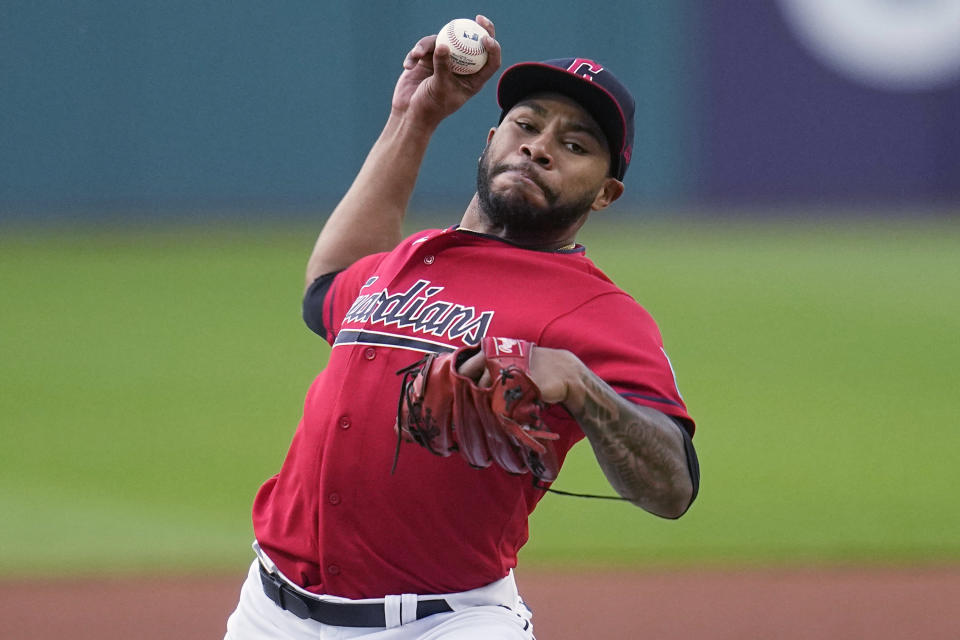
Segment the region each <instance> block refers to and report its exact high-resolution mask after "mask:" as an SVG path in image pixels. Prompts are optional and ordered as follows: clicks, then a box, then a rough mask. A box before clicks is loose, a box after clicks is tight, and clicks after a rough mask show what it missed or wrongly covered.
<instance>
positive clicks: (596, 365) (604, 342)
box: [539, 292, 695, 435]
mask: <svg viewBox="0 0 960 640" xmlns="http://www.w3.org/2000/svg"><path fill="white" fill-rule="evenodd" d="M539 344H541V345H542V346H544V347H554V348H560V349H569V350H570V351H572V352H573V353H575V354H576V355H577V356H578V357H579V358H580V359H581V360H582V361H583V362H584V364H586V365H587V367H589V368H590V370H591V371H593V372H594V373H596V374H597V375H598V376H600V378H601V379H603V380H604V381H605V382H606V383H607V384H609V385H610V386H611V387H613V389H614V390H616V391H617V393H619V394H620V395H621V396H623V397H624V398H626V399H627V400H629V401H631V402H634V403H636V404H639V405H644V406H647V407H651V408H653V409H657V410H658V411H661V412H663V413H665V414H667V415H669V416H672V417H673V418H676V419H677V420H678V421H679V422H680V423H681V424H683V426H684V427H685V428H686V430H687V431H688V432H689V433H690V435H693V432H694V429H695V423H694V421H693V419H692V418H691V417H690V415H689V413H688V412H687V406H686V403H685V402H684V400H683V397H682V396H681V395H680V391H679V389H678V387H677V380H676V376H675V374H674V370H673V366H672V364H671V362H670V358H669V357H667V353H666V351H665V350H664V348H663V338H662V337H661V334H660V329H659V328H658V327H657V324H656V322H655V321H654V319H653V317H652V316H651V315H650V314H649V313H648V312H647V311H646V310H645V309H644V308H643V307H641V306H640V305H639V304H638V303H637V302H636V301H635V300H634V299H633V298H631V297H630V296H629V295H627V294H626V293H623V292H616V293H605V294H602V295H600V296H597V297H595V298H593V299H591V300H589V301H587V302H585V303H584V304H582V305H580V306H579V307H577V308H576V309H574V310H572V311H570V312H569V313H567V314H565V315H563V316H561V317H559V318H557V319H556V320H554V321H553V322H552V323H550V325H548V326H547V328H546V329H545V330H544V332H543V335H542V336H541V338H540V341H539Z"/></svg>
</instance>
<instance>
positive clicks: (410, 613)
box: [400, 593, 417, 624]
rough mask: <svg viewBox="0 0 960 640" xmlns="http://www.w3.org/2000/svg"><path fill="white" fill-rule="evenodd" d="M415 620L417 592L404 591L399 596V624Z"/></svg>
mask: <svg viewBox="0 0 960 640" xmlns="http://www.w3.org/2000/svg"><path fill="white" fill-rule="evenodd" d="M416 620H417V594H415V593H404V594H403V595H401V596H400V624H410V623H411V622H415V621H416Z"/></svg>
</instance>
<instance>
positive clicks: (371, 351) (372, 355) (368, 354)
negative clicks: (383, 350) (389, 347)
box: [363, 347, 377, 360]
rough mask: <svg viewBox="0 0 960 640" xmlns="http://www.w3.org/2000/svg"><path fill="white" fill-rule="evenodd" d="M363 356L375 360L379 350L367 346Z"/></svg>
mask: <svg viewBox="0 0 960 640" xmlns="http://www.w3.org/2000/svg"><path fill="white" fill-rule="evenodd" d="M363 357H364V358H366V359H367V360H373V359H374V358H376V357H377V350H376V349H374V348H373V347H367V349H366V351H364V352H363Z"/></svg>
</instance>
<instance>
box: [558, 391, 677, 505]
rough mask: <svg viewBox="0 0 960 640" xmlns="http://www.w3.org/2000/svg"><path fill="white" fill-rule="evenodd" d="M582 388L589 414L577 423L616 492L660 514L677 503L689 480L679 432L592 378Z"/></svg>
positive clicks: (580, 418) (579, 416)
mask: <svg viewBox="0 0 960 640" xmlns="http://www.w3.org/2000/svg"><path fill="white" fill-rule="evenodd" d="M582 382H583V386H584V390H585V396H584V401H583V408H582V410H581V411H580V412H579V415H576V416H575V417H576V418H577V421H578V422H579V423H580V426H581V428H582V429H583V431H584V433H585V434H586V436H587V439H588V440H589V441H590V444H591V446H592V447H593V450H594V454H595V455H596V457H597V461H598V462H599V464H600V467H601V468H602V469H603V472H604V474H605V475H606V476H607V479H608V480H609V481H610V484H611V485H612V486H613V488H614V489H616V490H617V492H618V493H619V494H620V495H621V496H623V497H625V498H627V499H628V500H630V501H631V502H633V503H634V504H636V505H638V506H641V507H643V508H645V509H648V510H650V511H654V512H658V511H661V510H663V507H664V505H671V504H673V503H676V502H677V496H678V491H682V490H683V487H684V485H685V482H686V481H685V478H686V476H688V475H689V474H688V472H687V470H686V463H685V459H684V457H683V456H684V453H683V446H682V438H681V436H680V434H679V432H677V430H676V428H675V427H674V426H673V425H672V424H665V423H664V421H663V420H662V419H657V418H656V417H654V416H653V415H646V414H645V413H644V410H643V408H642V407H636V406H634V405H632V404H631V403H629V402H628V401H626V400H624V399H623V398H621V397H620V396H619V395H618V394H617V393H616V392H615V391H614V390H613V389H611V388H610V387H609V386H608V385H607V384H606V383H604V382H603V381H602V380H600V379H599V378H598V377H596V376H595V375H594V374H592V373H585V374H584V377H583V380H582ZM668 420H669V419H668Z"/></svg>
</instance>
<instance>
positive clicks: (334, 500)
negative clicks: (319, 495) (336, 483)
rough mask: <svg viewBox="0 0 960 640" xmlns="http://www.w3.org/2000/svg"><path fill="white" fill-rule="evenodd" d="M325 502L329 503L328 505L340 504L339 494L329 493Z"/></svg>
mask: <svg viewBox="0 0 960 640" xmlns="http://www.w3.org/2000/svg"><path fill="white" fill-rule="evenodd" d="M327 500H329V501H330V504H340V494H339V493H331V494H330V495H329V496H327Z"/></svg>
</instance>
